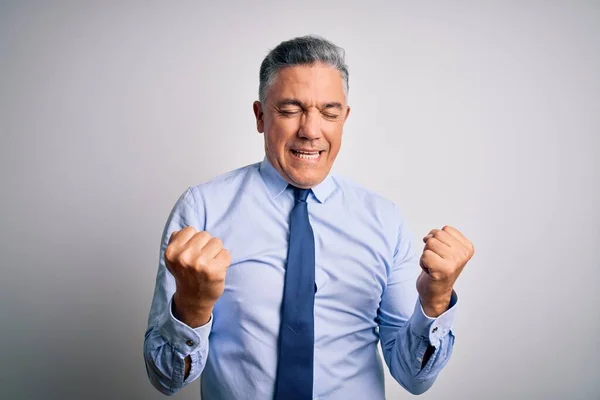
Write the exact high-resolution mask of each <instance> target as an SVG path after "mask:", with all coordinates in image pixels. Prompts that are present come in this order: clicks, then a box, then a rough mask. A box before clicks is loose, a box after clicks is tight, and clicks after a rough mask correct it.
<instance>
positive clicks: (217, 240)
mask: <svg viewBox="0 0 600 400" xmlns="http://www.w3.org/2000/svg"><path fill="white" fill-rule="evenodd" d="M210 242H213V243H214V244H215V245H216V246H217V247H218V248H220V249H222V248H223V241H222V240H221V239H220V238H218V237H216V236H215V237H213V238H211V239H210Z"/></svg>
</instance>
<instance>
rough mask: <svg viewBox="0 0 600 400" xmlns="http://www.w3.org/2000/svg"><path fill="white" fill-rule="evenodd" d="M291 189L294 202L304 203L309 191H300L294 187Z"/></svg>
mask: <svg viewBox="0 0 600 400" xmlns="http://www.w3.org/2000/svg"><path fill="white" fill-rule="evenodd" d="M292 187H293V188H294V198H295V199H296V201H302V202H304V203H306V199H307V198H308V194H309V193H310V189H300V188H297V187H295V186H292Z"/></svg>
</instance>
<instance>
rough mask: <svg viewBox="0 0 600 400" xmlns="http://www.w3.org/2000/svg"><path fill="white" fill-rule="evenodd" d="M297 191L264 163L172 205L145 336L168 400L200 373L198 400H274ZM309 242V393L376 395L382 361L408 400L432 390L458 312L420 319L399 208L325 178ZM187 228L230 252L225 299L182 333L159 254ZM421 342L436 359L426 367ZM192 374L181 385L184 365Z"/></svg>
mask: <svg viewBox="0 0 600 400" xmlns="http://www.w3.org/2000/svg"><path fill="white" fill-rule="evenodd" d="M293 206H294V199H293V191H292V189H291V188H288V184H287V182H286V181H285V180H284V179H283V178H282V177H281V176H280V175H279V173H278V172H277V171H276V170H275V169H274V168H273V166H272V165H271V164H270V163H269V162H268V160H267V159H266V158H265V159H264V160H263V161H262V162H260V163H256V164H252V165H249V166H246V167H243V168H240V169H237V170H235V171H232V172H229V173H227V174H224V175H221V176H219V177H217V178H215V179H213V180H211V181H209V182H207V183H204V184H201V185H198V186H195V187H191V188H188V189H187V190H186V191H185V192H184V193H183V194H182V195H181V197H180V198H179V199H178V201H177V202H176V204H175V206H174V207H173V210H172V211H171V213H170V215H169V218H168V220H167V223H166V226H165V229H164V231H163V235H162V242H161V247H160V258H159V260H160V261H159V266H158V274H157V277H156V287H155V291H154V298H153V301H152V306H151V310H150V315H149V319H148V329H147V331H146V334H145V340H144V358H145V362H146V369H147V372H148V376H149V377H150V380H151V382H152V384H153V385H154V386H155V387H156V388H157V389H158V390H160V391H161V392H162V393H164V394H173V393H175V392H177V391H178V390H179V389H181V388H182V387H183V386H185V385H186V384H188V383H190V382H192V381H193V380H195V379H197V378H198V376H200V375H201V393H202V399H203V400H217V399H223V400H235V399H252V400H262V399H272V398H273V394H274V387H275V377H276V370H277V337H278V333H279V324H280V307H281V302H282V296H283V285H284V274H285V265H286V258H287V250H288V236H289V216H290V212H291V210H292V208H293ZM308 212H309V219H310V223H311V225H312V228H313V231H314V235H315V255H316V257H315V258H316V265H315V276H316V278H315V280H316V284H317V292H316V294H315V347H314V352H315V354H314V363H315V364H314V397H315V398H316V399H317V398H318V399H330V400H337V399H340V400H348V399H369V400H379V399H384V398H385V394H384V374H383V365H382V362H381V359H380V357H379V353H378V352H377V343H378V342H379V340H381V345H382V350H383V357H384V359H385V363H386V364H387V366H388V368H389V370H390V372H391V375H392V376H393V377H394V378H395V379H396V380H397V381H398V382H399V383H400V384H401V385H402V386H403V387H404V388H405V389H407V390H408V391H409V392H411V393H414V394H419V393H423V392H424V391H426V390H427V389H429V388H430V387H431V385H432V384H433V382H434V381H435V379H436V377H437V375H438V373H439V372H440V370H441V369H442V368H443V367H444V366H445V365H446V363H447V362H448V360H449V358H450V355H451V353H452V346H453V344H454V335H453V333H452V330H451V328H452V323H453V320H454V314H455V312H456V309H457V305H456V303H457V297H456V294H455V293H453V296H452V301H451V305H450V308H449V309H448V310H447V311H446V312H445V313H444V314H442V315H441V316H439V317H437V318H429V317H427V316H426V315H425V314H424V312H423V309H422V307H421V304H420V302H419V300H418V294H417V291H416V285H415V282H416V278H417V276H418V275H419V273H420V271H421V268H420V267H419V257H420V251H419V252H417V251H416V250H417V249H416V248H415V247H414V244H413V243H412V242H413V240H412V236H411V234H410V233H409V230H408V228H407V227H406V224H405V223H404V219H403V217H402V213H401V212H400V211H399V209H398V207H397V206H396V205H395V204H394V203H392V202H391V201H388V200H386V199H384V198H382V197H380V196H378V195H377V194H375V193H372V192H370V191H368V190H366V189H364V188H362V187H360V186H358V185H356V184H354V183H352V182H350V181H348V180H346V179H344V178H341V177H339V176H336V175H332V174H330V175H329V176H328V177H327V178H326V179H325V180H324V181H323V182H321V183H320V184H319V185H318V186H316V187H314V188H313V189H312V194H311V195H310V196H309V198H308ZM186 226H192V227H194V228H195V229H197V230H198V231H202V230H205V231H207V232H209V233H210V234H211V235H213V236H217V237H219V238H221V239H222V241H223V243H224V246H225V248H227V249H228V250H229V251H230V253H231V258H232V262H231V266H230V267H229V269H228V270H227V278H226V280H225V291H224V293H223V296H222V297H221V298H220V299H219V300H218V301H217V303H216V304H215V307H214V310H213V314H212V316H211V319H210V321H209V322H208V323H207V324H206V325H204V326H201V327H198V328H194V329H192V328H190V327H189V326H187V325H185V324H184V323H182V322H180V321H178V320H177V319H176V318H175V317H174V316H173V314H172V310H171V301H172V296H173V294H174V292H175V280H174V278H173V276H172V275H171V274H170V272H169V271H168V270H167V269H166V268H165V264H164V251H165V249H166V247H167V243H168V240H169V237H170V235H171V233H172V232H173V231H176V230H180V229H182V228H184V227H186ZM428 344H431V345H432V346H435V349H436V350H435V352H434V353H433V355H432V356H431V357H430V359H429V361H428V362H427V364H426V365H425V366H424V367H422V361H423V356H424V353H425V350H426V349H427V346H428ZM187 356H190V358H191V370H190V374H189V376H188V378H187V379H185V380H184V359H185V358H186V357H187Z"/></svg>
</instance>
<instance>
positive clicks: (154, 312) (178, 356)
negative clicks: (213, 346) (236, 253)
mask: <svg viewBox="0 0 600 400" xmlns="http://www.w3.org/2000/svg"><path fill="white" fill-rule="evenodd" d="M203 214H204V211H203V210H202V209H199V208H198V207H197V204H196V202H195V200H194V196H193V192H192V189H191V188H188V189H187V190H186V191H185V192H184V193H183V194H182V195H181V196H180V197H179V199H178V200H177V202H176V203H175V206H174V207H173V209H172V210H171V213H170V215H169V218H168V220H167V222H166V224H165V228H164V230H163V233H162V239H161V246H160V256H159V263H158V272H157V275H156V285H155V288H154V296H153V299H152V305H151V308H150V315H149V317H148V326H147V329H146V334H145V336H144V349H143V353H144V360H145V363H146V372H147V373H148V377H149V378H150V382H151V383H152V385H153V386H154V387H155V388H156V389H158V390H159V391H160V392H161V393H163V394H167V395H170V394H173V393H176V392H177V391H179V390H180V389H181V388H182V387H184V386H185V385H187V384H188V383H190V382H192V381H194V380H195V379H197V378H198V377H199V376H200V373H201V372H202V370H203V369H204V365H205V364H206V359H207V357H208V347H209V346H208V338H209V334H210V330H211V327H212V316H211V318H210V320H209V321H208V322H207V323H206V324H205V325H203V326H200V327H197V328H191V327H189V326H188V325H186V324H184V323H183V322H181V321H179V320H177V319H176V318H175V317H174V316H173V313H172V309H171V307H172V299H173V294H174V293H175V279H174V278H173V275H171V273H170V272H169V271H168V269H167V268H166V266H165V262H164V253H165V250H166V248H167V244H168V242H169V238H170V236H171V233H172V232H174V231H178V230H181V229H183V228H184V227H186V226H191V227H193V228H195V229H197V230H199V231H200V230H203V228H204V225H205V223H204V220H203V218H201V216H203ZM187 356H190V359H191V369H190V373H189V376H188V377H187V379H184V378H185V361H184V360H185V358H186V357H187Z"/></svg>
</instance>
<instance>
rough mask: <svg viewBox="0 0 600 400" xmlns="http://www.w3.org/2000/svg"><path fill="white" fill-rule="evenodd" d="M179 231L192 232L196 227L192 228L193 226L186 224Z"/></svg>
mask: <svg viewBox="0 0 600 400" xmlns="http://www.w3.org/2000/svg"><path fill="white" fill-rule="evenodd" d="M181 232H185V233H188V232H190V233H194V232H196V229H194V228H193V227H191V226H186V227H185V228H183V229H182V230H181Z"/></svg>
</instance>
